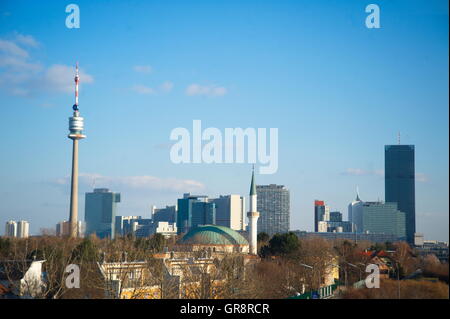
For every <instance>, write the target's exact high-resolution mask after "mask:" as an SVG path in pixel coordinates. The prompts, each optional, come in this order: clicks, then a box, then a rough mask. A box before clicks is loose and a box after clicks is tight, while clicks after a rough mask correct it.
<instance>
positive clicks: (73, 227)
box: [69, 139, 78, 238]
mask: <svg viewBox="0 0 450 319" xmlns="http://www.w3.org/2000/svg"><path fill="white" fill-rule="evenodd" d="M69 224H70V226H69V227H70V237H73V238H76V237H78V139H73V148H72V183H71V187H70V218H69Z"/></svg>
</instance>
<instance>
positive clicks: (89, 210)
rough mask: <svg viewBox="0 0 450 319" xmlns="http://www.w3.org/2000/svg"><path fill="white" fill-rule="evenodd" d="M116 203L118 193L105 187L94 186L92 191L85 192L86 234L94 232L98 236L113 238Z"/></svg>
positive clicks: (118, 200)
mask: <svg viewBox="0 0 450 319" xmlns="http://www.w3.org/2000/svg"><path fill="white" fill-rule="evenodd" d="M117 203H120V193H113V192H111V191H109V189H107V188H96V189H94V192H92V193H86V200H85V209H84V220H85V221H86V236H89V235H91V234H95V235H97V237H99V238H108V237H109V238H111V239H114V235H115V223H116V210H117Z"/></svg>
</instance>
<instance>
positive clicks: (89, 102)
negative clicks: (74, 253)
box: [0, 0, 449, 241]
mask: <svg viewBox="0 0 450 319" xmlns="http://www.w3.org/2000/svg"><path fill="white" fill-rule="evenodd" d="M69 3H71V2H67V1H19V0H14V1H5V0H2V1H1V2H0V108H1V114H2V117H1V119H2V121H1V123H2V125H1V127H2V131H3V134H1V135H0V147H1V159H0V164H1V165H0V203H1V204H0V224H1V225H4V223H5V222H6V221H7V220H9V219H17V220H18V219H25V220H28V221H29V222H30V223H31V232H32V233H33V234H37V233H38V232H39V229H40V228H41V227H54V226H55V224H56V223H57V222H58V221H61V220H64V219H67V218H68V215H69V192H70V185H69V174H70V169H71V141H70V140H69V139H68V138H67V134H68V117H69V116H71V106H72V104H73V73H74V68H73V66H74V64H75V62H76V61H79V64H80V68H81V87H80V111H81V115H82V116H84V118H85V134H86V135H87V139H85V140H82V141H81V142H80V210H79V216H81V217H84V192H86V191H89V190H91V189H92V187H93V186H95V187H108V188H110V189H112V190H113V191H116V192H120V193H121V194H122V203H120V204H119V214H121V215H142V216H145V217H148V216H149V215H150V205H156V206H158V207H159V206H164V205H174V204H175V203H176V199H177V198H178V197H180V196H182V194H183V193H184V192H189V191H190V192H192V193H196V194H206V195H209V196H217V195H220V194H230V193H233V194H242V195H246V196H247V193H248V190H249V184H250V176H251V165H250V164H178V165H177V164H173V163H172V162H171V161H170V157H169V151H170V147H171V145H172V144H173V143H174V142H173V141H170V140H169V136H170V132H171V130H172V129H174V128H176V127H185V128H187V129H188V130H190V131H192V121H193V120H194V119H200V120H201V121H202V126H203V127H217V128H219V129H220V130H222V131H223V130H224V128H235V127H243V128H247V127H252V128H271V127H272V128H278V130H279V168H278V171H277V173H276V174H272V175H257V177H256V178H257V183H258V184H269V183H275V184H283V185H286V187H287V188H289V189H290V191H291V228H292V229H301V230H312V229H313V201H314V200H315V199H321V200H325V201H326V202H327V203H328V204H329V205H330V206H331V208H332V210H339V211H341V212H343V213H344V216H345V217H346V216H347V205H348V203H349V202H351V201H352V200H353V199H354V198H355V189H356V186H357V185H358V186H359V190H360V196H361V199H362V200H368V201H369V200H377V199H382V200H383V199H384V178H383V170H384V145H385V144H396V143H397V132H398V131H400V132H401V141H402V143H405V144H414V145H415V147H416V174H417V179H416V214H417V230H418V231H420V232H424V233H425V237H426V239H438V240H445V241H448V216H449V204H448V202H449V200H448V191H449V187H448V185H449V182H448V181H449V169H448V164H449V157H448V156H449V149H448V142H449V141H448V136H449V123H448V116H449V114H448V102H449V95H448V84H449V83H448V57H449V55H448V36H449V34H448V23H449V21H448V1H446V0H434V1H431V0H427V1H425V0H422V1H421V0H408V1H396V0H389V1H381V0H370V1H369V0H367V1H363V0H355V1H341V0H320V1H319V0H314V1H312V0H310V1H230V0H227V1H128V2H126V3H125V1H73V2H72V3H76V4H77V5H78V6H79V8H80V28H79V29H69V28H67V27H66V25H65V20H66V17H67V16H68V13H66V12H65V8H66V5H68V4H69ZM370 3H376V4H377V5H379V7H380V10H381V16H380V18H381V20H380V21H381V28H380V29H368V28H366V26H365V19H366V16H367V15H368V13H366V12H365V7H366V6H367V5H368V4H370ZM2 227H3V226H2ZM0 233H3V231H0Z"/></svg>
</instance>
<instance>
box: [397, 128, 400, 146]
mask: <svg viewBox="0 0 450 319" xmlns="http://www.w3.org/2000/svg"><path fill="white" fill-rule="evenodd" d="M397 139H398V145H400V131H398V134H397Z"/></svg>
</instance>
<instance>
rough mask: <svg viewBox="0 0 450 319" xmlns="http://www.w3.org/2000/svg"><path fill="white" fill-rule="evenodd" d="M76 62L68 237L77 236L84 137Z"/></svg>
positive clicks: (71, 122)
mask: <svg viewBox="0 0 450 319" xmlns="http://www.w3.org/2000/svg"><path fill="white" fill-rule="evenodd" d="M79 81H80V76H79V74H78V63H77V66H76V74H75V104H74V105H73V107H72V108H73V116H72V117H69V131H70V133H69V135H68V138H70V139H71V140H72V141H73V149H72V184H71V189H70V217H69V224H70V237H78V140H81V139H83V138H85V137H86V136H85V135H83V118H82V117H80V112H79V110H78V82H79Z"/></svg>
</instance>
